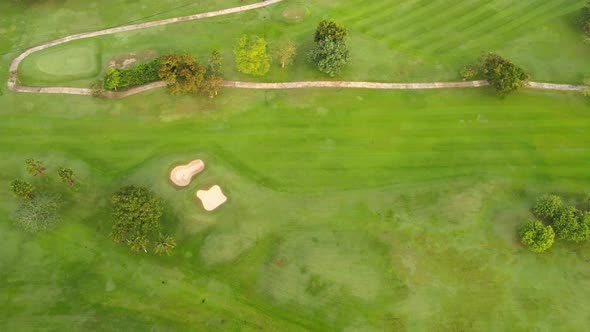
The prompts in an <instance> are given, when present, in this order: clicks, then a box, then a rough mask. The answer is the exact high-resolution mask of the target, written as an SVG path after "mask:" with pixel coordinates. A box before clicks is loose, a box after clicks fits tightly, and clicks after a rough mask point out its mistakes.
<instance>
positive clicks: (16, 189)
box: [10, 179, 35, 200]
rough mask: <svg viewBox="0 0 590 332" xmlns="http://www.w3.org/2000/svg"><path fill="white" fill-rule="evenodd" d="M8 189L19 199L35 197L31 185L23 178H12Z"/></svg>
mask: <svg viewBox="0 0 590 332" xmlns="http://www.w3.org/2000/svg"><path fill="white" fill-rule="evenodd" d="M10 190H11V191H12V193H13V194H14V195H15V196H16V197H18V198H20V199H24V200H30V199H33V198H34V197H35V194H34V189H33V185H31V184H30V183H28V182H27V181H24V180H19V179H16V180H12V182H10Z"/></svg>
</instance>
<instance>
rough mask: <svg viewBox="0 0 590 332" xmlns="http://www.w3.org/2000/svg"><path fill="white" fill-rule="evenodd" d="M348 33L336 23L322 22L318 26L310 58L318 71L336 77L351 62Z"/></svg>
mask: <svg viewBox="0 0 590 332" xmlns="http://www.w3.org/2000/svg"><path fill="white" fill-rule="evenodd" d="M347 36H348V31H347V30H346V28H344V26H342V25H340V24H338V23H336V22H334V21H327V20H324V21H321V22H320V24H319V25H318V27H317V29H316V32H315V36H314V42H315V45H314V47H313V49H312V50H311V53H310V57H311V60H312V62H313V63H314V64H315V65H316V66H317V67H318V69H319V70H320V71H321V72H323V73H326V74H328V75H329V76H332V77H334V76H336V75H338V74H339V73H340V71H341V70H342V69H343V68H344V66H345V65H346V64H347V63H348V62H349V61H350V52H349V51H348V46H347V44H346V38H347Z"/></svg>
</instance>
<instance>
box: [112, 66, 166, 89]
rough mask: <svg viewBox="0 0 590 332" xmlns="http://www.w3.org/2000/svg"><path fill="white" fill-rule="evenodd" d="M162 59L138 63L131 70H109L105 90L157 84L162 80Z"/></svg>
mask: <svg viewBox="0 0 590 332" xmlns="http://www.w3.org/2000/svg"><path fill="white" fill-rule="evenodd" d="M159 70H160V59H155V60H152V61H150V62H146V63H138V64H136V65H135V66H133V67H132V68H129V69H118V68H109V70H108V71H107V73H106V75H105V77H104V83H103V84H104V85H103V86H104V88H105V90H115V91H116V90H120V89H126V88H130V87H134V86H138V85H143V84H147V83H151V82H155V81H157V80H159V79H160V77H159V76H158V72H159Z"/></svg>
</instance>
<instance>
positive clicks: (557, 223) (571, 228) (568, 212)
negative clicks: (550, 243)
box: [553, 206, 590, 242]
mask: <svg viewBox="0 0 590 332" xmlns="http://www.w3.org/2000/svg"><path fill="white" fill-rule="evenodd" d="M553 227H554V228H555V233H556V234H557V237H558V238H559V239H561V240H567V241H573V242H582V241H586V240H588V239H589V238H590V214H589V213H588V212H581V211H578V209H576V208H575V207H573V206H566V207H563V208H561V211H560V213H559V216H558V217H557V218H556V219H555V220H554V222H553Z"/></svg>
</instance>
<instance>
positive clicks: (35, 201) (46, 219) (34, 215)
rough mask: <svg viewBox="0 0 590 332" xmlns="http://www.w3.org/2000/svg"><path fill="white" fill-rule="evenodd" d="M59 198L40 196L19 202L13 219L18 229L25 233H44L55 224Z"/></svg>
mask: <svg viewBox="0 0 590 332" xmlns="http://www.w3.org/2000/svg"><path fill="white" fill-rule="evenodd" d="M61 203H62V201H61V197H60V196H57V195H48V194H41V195H38V196H35V197H34V198H32V199H29V200H26V201H23V202H21V204H20V206H19V207H18V209H17V211H16V213H15V215H14V219H15V222H16V224H17V226H19V227H20V228H22V229H24V230H25V231H27V232H31V233H36V232H40V231H45V230H48V229H49V228H51V227H52V226H54V225H55V224H56V223H57V221H58V220H57V212H58V210H59V208H60V207H61Z"/></svg>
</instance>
